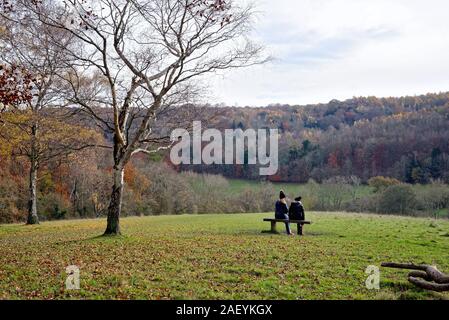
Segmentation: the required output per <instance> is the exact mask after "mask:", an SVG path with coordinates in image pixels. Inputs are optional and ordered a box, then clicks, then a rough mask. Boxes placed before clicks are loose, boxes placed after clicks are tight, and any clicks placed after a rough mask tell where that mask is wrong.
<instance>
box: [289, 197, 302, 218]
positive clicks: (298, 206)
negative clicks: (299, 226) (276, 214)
mask: <svg viewBox="0 0 449 320" xmlns="http://www.w3.org/2000/svg"><path fill="white" fill-rule="evenodd" d="M301 199H302V198H301V197H296V198H295V201H293V202H292V203H291V204H290V209H289V210H288V217H289V219H290V220H300V221H303V220H306V217H305V213H304V206H303V205H302V202H301Z"/></svg>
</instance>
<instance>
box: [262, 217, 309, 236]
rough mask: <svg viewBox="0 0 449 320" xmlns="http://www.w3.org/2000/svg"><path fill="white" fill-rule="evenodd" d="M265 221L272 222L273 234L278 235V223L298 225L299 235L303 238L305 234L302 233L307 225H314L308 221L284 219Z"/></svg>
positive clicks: (266, 219) (268, 219) (267, 219)
mask: <svg viewBox="0 0 449 320" xmlns="http://www.w3.org/2000/svg"><path fill="white" fill-rule="evenodd" d="M263 221H266V222H271V233H278V232H277V231H276V223H277V222H281V223H282V222H283V223H285V222H289V223H293V224H296V225H297V226H298V235H300V236H302V235H303V232H302V227H303V225H305V224H312V221H307V220H284V219H271V218H265V219H263Z"/></svg>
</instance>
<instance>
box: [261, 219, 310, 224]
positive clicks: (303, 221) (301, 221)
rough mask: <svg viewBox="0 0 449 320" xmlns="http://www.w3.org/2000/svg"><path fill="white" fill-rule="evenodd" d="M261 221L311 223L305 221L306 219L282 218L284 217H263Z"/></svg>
mask: <svg viewBox="0 0 449 320" xmlns="http://www.w3.org/2000/svg"><path fill="white" fill-rule="evenodd" d="M263 221H266V222H271V221H273V222H290V223H300V224H312V221H307V220H284V219H269V218H266V219H263Z"/></svg>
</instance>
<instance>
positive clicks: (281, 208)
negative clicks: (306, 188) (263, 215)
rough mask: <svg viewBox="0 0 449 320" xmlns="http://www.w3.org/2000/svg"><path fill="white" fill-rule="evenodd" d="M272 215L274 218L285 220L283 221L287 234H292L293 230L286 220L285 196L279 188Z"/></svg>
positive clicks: (286, 206)
mask: <svg viewBox="0 0 449 320" xmlns="http://www.w3.org/2000/svg"><path fill="white" fill-rule="evenodd" d="M274 217H275V218H276V219H281V220H287V221H286V222H285V229H286V231H287V234H288V235H293V232H292V231H291V230H290V223H289V222H288V205H287V197H286V195H285V192H284V191H283V190H281V191H280V192H279V200H278V201H276V204H275V214H274Z"/></svg>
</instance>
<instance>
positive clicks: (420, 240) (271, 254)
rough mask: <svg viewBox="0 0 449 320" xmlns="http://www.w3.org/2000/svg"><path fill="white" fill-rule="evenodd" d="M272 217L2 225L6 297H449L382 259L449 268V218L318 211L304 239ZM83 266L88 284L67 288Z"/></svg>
mask: <svg viewBox="0 0 449 320" xmlns="http://www.w3.org/2000/svg"><path fill="white" fill-rule="evenodd" d="M266 216H270V215H269V214H246V215H245V214H238V215H204V216H160V217H135V218H126V219H122V231H123V233H124V234H125V235H124V236H121V237H119V238H104V237H97V236H98V235H100V234H101V233H102V231H103V228H104V226H105V220H103V219H101V220H73V221H57V222H47V223H43V224H41V225H39V226H23V225H1V226H0V298H2V299H22V298H25V299H39V298H45V299H69V298H72V299H73V298H75V299H79V298H81V299H86V298H88V299H105V298H112V299H193V298H197V299H447V298H449V297H448V294H446V295H444V294H438V293H431V292H424V291H422V290H419V289H416V288H414V287H413V286H412V285H410V284H409V283H408V282H407V281H406V274H407V271H402V270H391V269H387V270H385V269H381V289H380V291H376V290H374V291H371V290H368V289H366V288H365V285H364V283H365V279H366V277H367V275H366V274H365V269H366V267H367V266H368V265H377V266H380V263H381V262H384V261H394V262H409V261H413V262H415V263H429V264H436V265H437V266H438V267H439V268H440V269H441V270H443V271H447V272H448V271H449V250H448V249H449V221H447V220H442V221H434V220H431V219H416V218H404V217H391V216H390V217H387V216H375V215H361V214H344V213H310V214H309V215H308V218H309V219H311V220H313V222H314V224H313V225H311V226H306V227H305V232H306V235H305V236H304V237H301V238H300V237H297V236H295V237H288V236H286V235H283V234H282V235H271V234H266V233H262V232H261V231H262V230H267V229H269V226H268V225H267V224H266V223H264V222H262V218H263V217H266ZM68 265H77V266H79V268H80V272H81V289H80V290H79V291H66V290H65V278H66V274H65V268H66V266H68Z"/></svg>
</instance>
